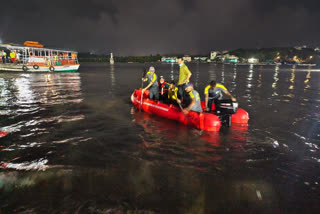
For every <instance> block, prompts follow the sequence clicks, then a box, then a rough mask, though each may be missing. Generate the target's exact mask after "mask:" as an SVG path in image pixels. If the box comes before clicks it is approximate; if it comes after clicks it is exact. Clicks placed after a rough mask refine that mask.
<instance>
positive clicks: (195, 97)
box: [177, 82, 202, 114]
mask: <svg viewBox="0 0 320 214" xmlns="http://www.w3.org/2000/svg"><path fill="white" fill-rule="evenodd" d="M185 87H186V88H185V91H186V94H188V95H189V96H190V99H191V102H190V104H188V105H187V107H185V108H184V109H183V113H184V114H188V113H189V111H195V112H202V107H201V101H200V95H199V93H198V92H197V91H196V90H194V89H193V84H192V83H190V82H189V83H187V84H186V85H185ZM177 102H178V103H183V102H184V100H182V101H181V100H180V99H179V98H177Z"/></svg>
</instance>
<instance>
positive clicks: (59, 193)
mask: <svg viewBox="0 0 320 214" xmlns="http://www.w3.org/2000/svg"><path fill="white" fill-rule="evenodd" d="M143 67H144V65H143V64H116V65H115V66H114V67H111V66H110V65H108V64H93V63H92V64H90V63H87V64H85V63H83V64H82V65H81V68H80V70H79V72H78V73H54V74H46V73H41V74H33V73H32V74H31V73H9V72H8V73H5V72H1V73H0V115H1V116H0V130H1V131H8V132H9V134H8V135H7V136H5V137H2V138H0V149H1V153H0V162H1V168H0V213H14V212H17V213H302V212H303V213H312V212H313V213H316V212H318V213H320V210H319V209H320V188H319V183H320V168H319V166H320V154H319V146H320V145H319V144H320V128H319V113H320V84H319V82H320V72H318V71H317V70H308V69H307V68H306V69H303V70H302V69H300V68H291V67H275V66H263V67H261V66H254V67H250V66H232V65H215V64H190V65H189V68H190V70H191V71H192V73H193V75H192V77H191V81H192V82H193V83H194V84H195V88H196V89H197V90H198V91H199V92H200V93H201V96H202V98H203V90H204V87H205V86H206V84H207V83H208V82H209V81H210V80H211V79H216V80H217V81H218V82H221V83H223V84H225V86H226V87H227V88H228V89H229V91H231V93H232V94H233V95H234V96H235V97H236V98H237V99H238V101H239V105H240V107H242V108H244V109H245V110H247V111H248V112H249V115H250V121H249V126H248V128H247V129H240V128H239V127H232V128H230V129H222V130H221V131H220V132H216V133H210V132H203V133H201V132H200V131H199V130H197V129H193V128H187V127H185V126H183V125H181V124H179V123H176V122H175V121H170V120H167V119H164V118H160V117H157V116H153V115H149V114H147V113H143V112H142V113H139V112H136V111H135V110H134V109H133V108H132V104H131V103H130V95H131V93H132V92H133V89H134V88H139V87H141V81H140V80H141V75H142V69H143ZM155 67H156V73H157V74H158V75H164V76H165V77H167V79H173V78H174V79H177V77H178V66H177V65H170V64H156V65H155Z"/></svg>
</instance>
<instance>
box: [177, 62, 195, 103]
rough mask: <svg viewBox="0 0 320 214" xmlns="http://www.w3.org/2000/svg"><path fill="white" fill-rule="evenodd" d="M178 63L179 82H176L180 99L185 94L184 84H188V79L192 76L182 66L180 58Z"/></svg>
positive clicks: (186, 68) (184, 66)
mask: <svg viewBox="0 0 320 214" xmlns="http://www.w3.org/2000/svg"><path fill="white" fill-rule="evenodd" d="M178 63H179V67H180V70H179V81H178V98H179V99H181V98H182V97H183V94H184V93H185V88H186V84H187V83H188V82H189V79H190V77H191V75H192V73H191V71H190V70H189V68H188V67H187V66H186V65H185V64H184V60H183V58H182V57H179V58H178Z"/></svg>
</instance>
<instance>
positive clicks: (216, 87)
mask: <svg viewBox="0 0 320 214" xmlns="http://www.w3.org/2000/svg"><path fill="white" fill-rule="evenodd" d="M223 94H225V95H226V96H228V97H229V98H230V99H231V100H232V101H233V102H236V101H237V100H236V98H234V97H233V96H232V95H231V94H230V92H229V91H228V90H227V88H226V87H225V86H224V85H222V84H221V83H216V81H214V80H212V81H211V82H210V84H209V85H207V87H206V88H205V89H204V96H205V106H206V109H205V110H206V111H211V108H212V103H213V102H214V103H215V104H217V101H218V100H221V99H222V97H223Z"/></svg>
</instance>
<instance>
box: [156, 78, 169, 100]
mask: <svg viewBox="0 0 320 214" xmlns="http://www.w3.org/2000/svg"><path fill="white" fill-rule="evenodd" d="M158 85H159V100H160V101H162V102H163V103H167V102H168V88H169V84H168V83H167V81H165V79H164V78H163V76H160V80H159V83H158Z"/></svg>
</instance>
